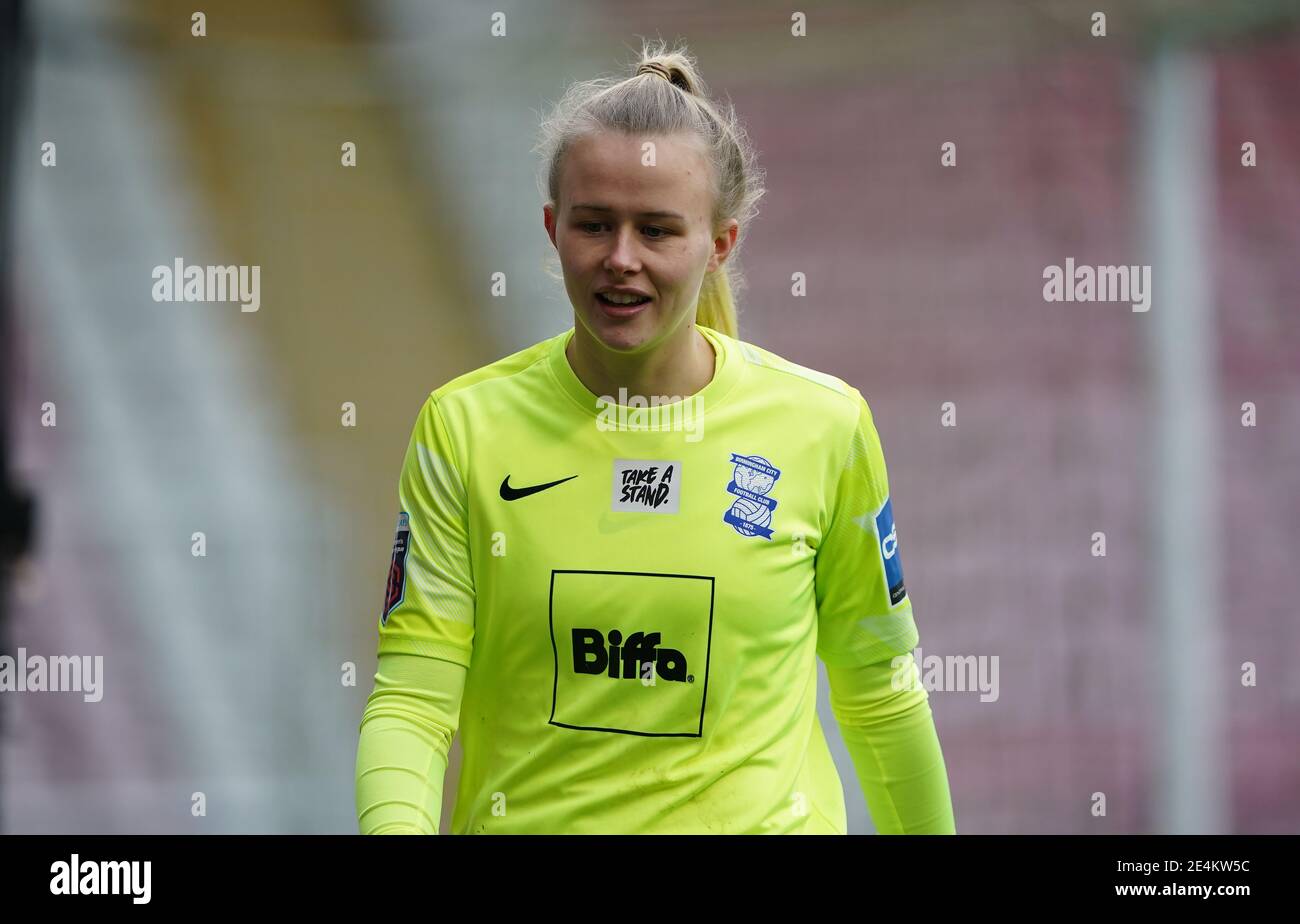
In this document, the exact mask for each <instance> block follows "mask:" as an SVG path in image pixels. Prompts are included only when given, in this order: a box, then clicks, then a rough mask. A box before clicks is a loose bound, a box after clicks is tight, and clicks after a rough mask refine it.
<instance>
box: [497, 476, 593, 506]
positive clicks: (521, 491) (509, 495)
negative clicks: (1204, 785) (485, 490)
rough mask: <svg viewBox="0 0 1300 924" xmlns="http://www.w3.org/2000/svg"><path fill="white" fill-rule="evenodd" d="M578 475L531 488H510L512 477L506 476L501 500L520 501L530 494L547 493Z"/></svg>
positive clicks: (503, 481) (502, 486) (502, 484)
mask: <svg viewBox="0 0 1300 924" xmlns="http://www.w3.org/2000/svg"><path fill="white" fill-rule="evenodd" d="M577 477H578V476H577V475H570V476H569V477H568V478H561V479H560V480H559V481H548V482H547V483H546V484H535V485H533V486H532V487H531V488H512V487H510V476H509V475H506V477H505V478H503V479H501V499H502V500H508V501H512V500H519V498H521V497H527V496H528V495H529V494H536V493H538V492H539V491H545V490H546V489H547V488H553V487H555V486H556V485H557V484H564V483H565V482H566V481H572V480H573V479H575V478H577Z"/></svg>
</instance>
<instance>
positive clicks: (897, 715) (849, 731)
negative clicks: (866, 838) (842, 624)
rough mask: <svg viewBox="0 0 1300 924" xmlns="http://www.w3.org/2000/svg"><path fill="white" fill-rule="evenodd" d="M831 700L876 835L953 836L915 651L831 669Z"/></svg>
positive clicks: (940, 758)
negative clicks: (862, 663)
mask: <svg viewBox="0 0 1300 924" xmlns="http://www.w3.org/2000/svg"><path fill="white" fill-rule="evenodd" d="M826 677H827V680H828V681H829V683H830V703H831V709H832V711H833V712H834V714H835V720H836V723H837V724H838V725H839V729H840V734H841V735H842V736H843V738H844V747H845V748H846V749H847V750H848V752H849V756H850V757H851V758H852V759H853V769H854V772H855V773H856V774H857V777H858V782H859V783H860V784H861V786H862V794H863V796H864V797H865V798H866V802H867V810H868V811H870V813H871V820H872V822H873V823H874V824H875V826H876V832H877V833H879V834H956V833H957V825H956V821H955V819H954V816H953V808H952V795H951V793H950V791H949V787H948V769H947V766H946V764H945V763H944V759H943V749H942V748H941V747H940V745H939V735H938V732H937V731H936V729H935V726H934V715H933V713H932V712H931V711H930V699H929V693H928V692H927V691H926V689H925V686H924V685H923V684H922V683H921V682H920V678H919V677H918V675H917V671H916V662H915V661H914V660H913V658H912V654H911V652H908V653H907V654H903V655H899V656H897V657H895V658H892V659H890V660H889V661H882V662H880V663H878V664H866V665H863V666H861V667H852V668H840V667H829V666H828V667H827V668H826Z"/></svg>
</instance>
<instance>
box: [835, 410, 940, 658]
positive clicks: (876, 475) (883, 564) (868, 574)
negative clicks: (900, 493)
mask: <svg viewBox="0 0 1300 924" xmlns="http://www.w3.org/2000/svg"><path fill="white" fill-rule="evenodd" d="M853 395H854V398H855V399H856V401H857V404H858V419H857V424H856V428H855V429H854V432H853V434H852V436H851V438H850V440H849V447H848V452H847V453H846V455H845V458H844V463H843V467H842V469H841V470H840V471H839V478H838V483H837V484H836V485H835V490H834V495H833V500H832V502H831V503H832V509H831V515H830V521H829V525H828V526H827V527H826V531H825V534H824V536H823V538H822V541H821V545H820V547H819V548H818V549H817V550H816V559H815V568H816V593H817V654H818V656H819V657H820V658H821V659H822V661H824V662H825V663H826V665H827V666H828V667H843V668H848V667H858V666H861V665H864V664H873V663H876V662H878V661H885V660H888V659H890V658H892V657H894V656H895V655H900V654H903V653H905V652H908V651H911V650H912V649H913V648H915V647H916V644H917V641H918V637H917V631H916V624H915V622H914V621H913V619H912V601H911V599H910V598H909V597H908V595H907V590H906V588H905V587H904V585H903V566H902V561H901V559H900V558H899V548H898V530H897V527H896V526H895V524H894V512H893V505H892V504H891V503H890V498H889V479H888V476H887V474H886V471H885V456H884V450H883V448H882V447H881V443H880V437H879V435H878V434H877V433H876V427H875V423H874V421H873V420H872V417H871V409H870V408H869V407H868V406H867V402H866V399H865V398H863V397H862V394H861V392H859V391H858V390H857V389H856V388H855V389H853Z"/></svg>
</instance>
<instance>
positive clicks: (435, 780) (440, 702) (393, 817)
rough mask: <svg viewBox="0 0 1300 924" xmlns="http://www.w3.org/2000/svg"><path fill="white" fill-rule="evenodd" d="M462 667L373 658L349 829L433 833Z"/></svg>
mask: <svg viewBox="0 0 1300 924" xmlns="http://www.w3.org/2000/svg"><path fill="white" fill-rule="evenodd" d="M465 675H466V670H465V668H464V667H462V666H460V665H459V664H455V663H453V662H451V661H444V660H442V659H441V658H424V657H420V656H419V655H409V654H393V653H389V654H384V655H380V656H379V668H378V670H377V671H376V672H375V688H374V691H373V692H372V693H371V694H370V698H369V699H368V700H367V701H366V710H365V714H364V715H363V716H362V718H361V737H360V740H359V741H358V743H357V767H356V805H357V829H358V830H359V831H360V832H361V833H362V834H437V833H438V824H439V822H440V820H441V818H442V791H443V783H444V777H445V776H446V772H447V754H448V752H449V751H450V750H451V742H452V739H453V738H454V737H455V735H456V728H457V726H458V725H459V722H460V706H461V700H462V697H463V695H464V691H465Z"/></svg>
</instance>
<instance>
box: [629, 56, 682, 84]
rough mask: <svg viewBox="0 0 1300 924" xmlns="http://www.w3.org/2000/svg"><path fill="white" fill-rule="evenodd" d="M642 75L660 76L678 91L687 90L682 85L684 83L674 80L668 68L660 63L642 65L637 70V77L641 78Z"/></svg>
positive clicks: (648, 62)
mask: <svg viewBox="0 0 1300 924" xmlns="http://www.w3.org/2000/svg"><path fill="white" fill-rule="evenodd" d="M641 74H658V75H659V76H660V77H662V78H663V79H664V80H666V81H668V82H669V83H671V84H672V85H673V86H675V87H677V88H678V89H681V90H686V89H687V88H686V87H685V86H683V85H682V84H683V83H684V81H679V80H673V76H672V74H671V73H670V72H669V71H668V68H666V67H664V65H662V64H660V63H659V62H658V61H647V62H646V63H645V64H642V65H641V66H640V67H638V68H637V69H636V76H640V75H641Z"/></svg>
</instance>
